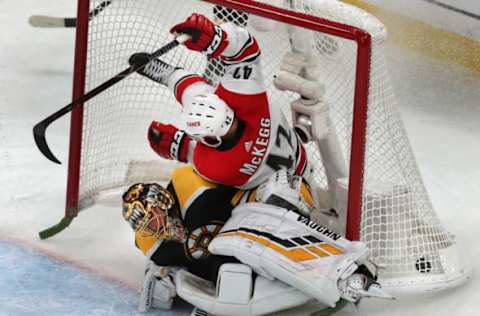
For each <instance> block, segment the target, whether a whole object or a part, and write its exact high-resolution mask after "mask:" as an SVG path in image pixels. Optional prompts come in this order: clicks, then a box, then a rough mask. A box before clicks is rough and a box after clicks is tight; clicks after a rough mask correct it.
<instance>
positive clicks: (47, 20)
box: [28, 0, 112, 27]
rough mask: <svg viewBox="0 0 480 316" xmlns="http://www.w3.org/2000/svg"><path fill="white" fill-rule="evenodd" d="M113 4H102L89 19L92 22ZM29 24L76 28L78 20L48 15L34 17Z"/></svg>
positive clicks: (106, 2) (92, 12)
mask: <svg viewBox="0 0 480 316" xmlns="http://www.w3.org/2000/svg"><path fill="white" fill-rule="evenodd" d="M110 4H112V0H105V1H102V2H100V4H99V5H97V6H96V7H95V8H93V10H92V11H90V13H89V14H88V19H89V20H91V19H92V18H94V17H95V16H97V15H98V14H99V13H100V12H102V11H103V10H104V9H105V8H106V7H108V6H109V5H110ZM28 23H29V24H30V25H31V26H33V27H76V26H77V18H57V17H54V16H48V15H32V16H31V17H30V18H29V19H28Z"/></svg>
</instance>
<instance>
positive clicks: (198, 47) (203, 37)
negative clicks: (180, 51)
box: [170, 13, 228, 58]
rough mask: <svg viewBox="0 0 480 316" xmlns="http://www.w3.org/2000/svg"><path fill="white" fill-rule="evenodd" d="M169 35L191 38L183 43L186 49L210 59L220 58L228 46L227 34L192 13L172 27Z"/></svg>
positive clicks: (203, 17)
mask: <svg viewBox="0 0 480 316" xmlns="http://www.w3.org/2000/svg"><path fill="white" fill-rule="evenodd" d="M170 33H184V34H188V35H190V36H192V39H191V40H188V41H186V42H185V46H187V48H189V49H191V50H194V51H198V52H203V53H204V54H206V55H207V56H208V57H210V58H215V57H218V56H220V54H221V53H222V52H223V51H224V50H225V48H226V47H227V45H228V40H227V33H225V31H223V30H222V28H221V27H220V26H218V25H215V24H213V22H212V21H210V20H209V19H208V18H207V17H205V16H203V15H201V14H197V13H193V14H192V15H191V16H190V17H188V18H187V19H186V20H185V21H184V22H182V23H179V24H177V25H175V26H174V27H172V29H171V30H170Z"/></svg>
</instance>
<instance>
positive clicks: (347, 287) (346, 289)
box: [338, 265, 394, 303]
mask: <svg viewBox="0 0 480 316" xmlns="http://www.w3.org/2000/svg"><path fill="white" fill-rule="evenodd" d="M338 290H339V292H340V296H341V297H342V298H343V299H345V300H347V301H350V302H353V303H358V302H359V301H360V299H362V298H363V297H376V298H382V299H394V297H393V296H391V295H390V294H388V293H387V292H385V291H384V290H383V289H382V287H381V285H380V283H378V282H377V280H376V277H374V276H373V274H372V273H371V272H370V271H369V270H368V268H367V267H366V266H365V265H361V266H360V267H359V268H358V269H357V271H356V272H355V273H353V274H352V275H350V276H348V277H346V278H344V279H342V278H341V279H340V280H339V281H338Z"/></svg>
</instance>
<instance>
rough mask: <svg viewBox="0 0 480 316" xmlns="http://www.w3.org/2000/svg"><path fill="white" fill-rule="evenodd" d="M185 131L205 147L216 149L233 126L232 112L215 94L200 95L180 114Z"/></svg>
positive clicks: (233, 115)
mask: <svg viewBox="0 0 480 316" xmlns="http://www.w3.org/2000/svg"><path fill="white" fill-rule="evenodd" d="M182 117H183V120H184V122H185V131H186V132H187V134H188V135H190V136H191V137H193V138H194V139H196V140H200V141H201V142H202V143H204V144H205V145H207V146H210V147H218V146H220V145H221V143H222V139H221V137H222V136H224V135H225V134H227V132H228V131H229V129H230V127H231V126H232V124H233V119H234V117H235V114H234V112H233V110H232V109H231V108H230V107H229V106H228V105H227V104H226V103H225V101H223V100H222V99H220V98H219V97H218V96H217V95H216V94H212V93H209V94H200V95H196V96H194V97H193V98H192V100H191V101H190V102H188V103H187V104H186V105H185V107H184V109H183V114H182Z"/></svg>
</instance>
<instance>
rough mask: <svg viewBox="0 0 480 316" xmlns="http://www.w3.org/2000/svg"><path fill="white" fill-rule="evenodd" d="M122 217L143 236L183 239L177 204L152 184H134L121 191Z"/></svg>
mask: <svg viewBox="0 0 480 316" xmlns="http://www.w3.org/2000/svg"><path fill="white" fill-rule="evenodd" d="M122 200H123V217H124V218H125V220H126V221H127V222H128V223H129V224H130V226H131V227H132V228H133V230H135V232H138V233H141V234H143V235H144V236H153V237H156V238H159V239H161V240H163V239H167V240H176V241H180V242H183V241H185V239H186V233H185V229H184V227H183V225H182V220H181V218H180V211H179V208H178V204H177V202H176V200H175V198H174V197H173V195H172V194H171V193H170V192H169V191H168V190H166V189H165V188H163V187H162V186H160V185H158V184H156V183H137V184H134V185H132V186H131V187H130V188H128V190H127V191H126V192H125V193H124V194H123V197H122Z"/></svg>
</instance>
